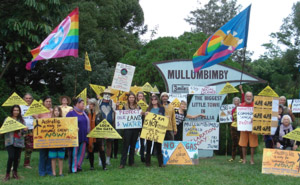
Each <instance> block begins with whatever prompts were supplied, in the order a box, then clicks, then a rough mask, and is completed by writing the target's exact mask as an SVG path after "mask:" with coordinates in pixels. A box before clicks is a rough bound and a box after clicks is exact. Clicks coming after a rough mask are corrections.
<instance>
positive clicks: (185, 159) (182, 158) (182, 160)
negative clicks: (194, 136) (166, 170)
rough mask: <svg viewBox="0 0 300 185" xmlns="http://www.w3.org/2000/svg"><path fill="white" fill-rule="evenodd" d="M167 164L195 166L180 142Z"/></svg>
mask: <svg viewBox="0 0 300 185" xmlns="http://www.w3.org/2000/svg"><path fill="white" fill-rule="evenodd" d="M167 164H176V165H193V161H192V160H191V158H190V156H189V154H188V153H187V151H186V149H185V148H184V146H183V144H182V143H181V142H180V143H179V144H178V145H177V147H176V148H175V150H174V152H173V153H172V155H171V157H170V159H169V160H168V162H167Z"/></svg>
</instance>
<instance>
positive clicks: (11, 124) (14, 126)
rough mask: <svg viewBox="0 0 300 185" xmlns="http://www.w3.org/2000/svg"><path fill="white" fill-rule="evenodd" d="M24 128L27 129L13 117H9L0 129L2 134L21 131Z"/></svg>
mask: <svg viewBox="0 0 300 185" xmlns="http://www.w3.org/2000/svg"><path fill="white" fill-rule="evenodd" d="M23 128H26V126H25V125H23V124H22V123H20V122H18V121H16V120H14V119H13V118H11V117H7V118H6V119H5V121H4V123H3V125H2V127H1V129H0V134H4V133H7V132H12V131H16V130H20V129H23Z"/></svg>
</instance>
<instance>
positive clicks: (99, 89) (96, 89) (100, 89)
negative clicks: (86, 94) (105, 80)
mask: <svg viewBox="0 0 300 185" xmlns="http://www.w3.org/2000/svg"><path fill="white" fill-rule="evenodd" d="M90 87H91V88H92V89H93V91H94V92H95V93H96V95H99V96H100V94H101V93H102V92H103V91H104V90H105V86H101V85H95V84H90Z"/></svg>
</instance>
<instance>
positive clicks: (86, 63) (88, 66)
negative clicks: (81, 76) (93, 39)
mask: <svg viewBox="0 0 300 185" xmlns="http://www.w3.org/2000/svg"><path fill="white" fill-rule="evenodd" d="M84 69H85V70H87V71H92V66H91V63H90V59H89V55H88V53H87V52H85V58H84Z"/></svg>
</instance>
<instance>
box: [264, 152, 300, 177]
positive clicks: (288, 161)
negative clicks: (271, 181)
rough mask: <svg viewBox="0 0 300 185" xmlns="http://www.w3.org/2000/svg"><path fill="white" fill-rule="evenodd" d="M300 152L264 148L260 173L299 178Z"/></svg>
mask: <svg viewBox="0 0 300 185" xmlns="http://www.w3.org/2000/svg"><path fill="white" fill-rule="evenodd" d="M299 171H300V151H290V150H278V149H273V148H272V149H269V148H264V152H263V161H262V173H265V174H274V175H289V176H296V177H299V176H300V173H299Z"/></svg>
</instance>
